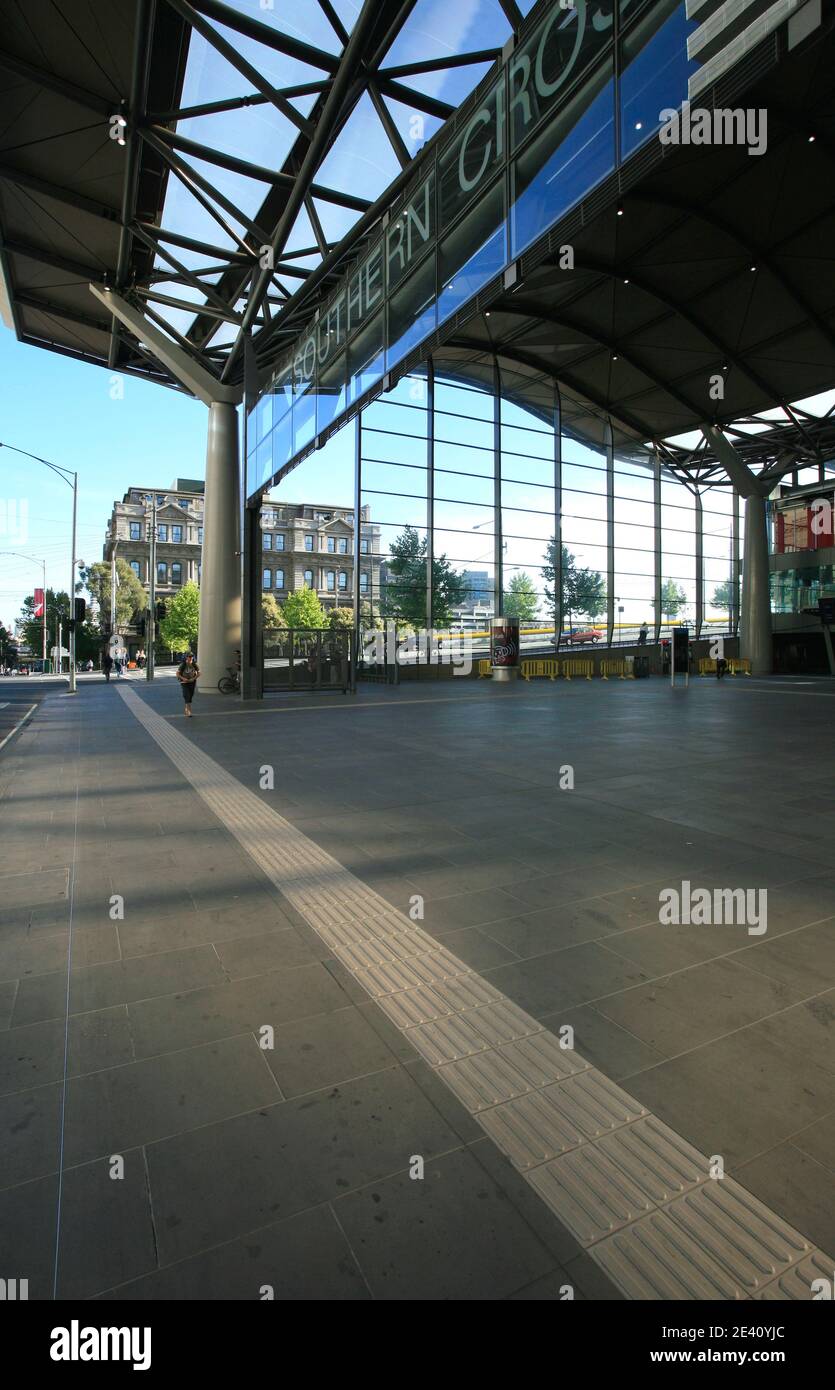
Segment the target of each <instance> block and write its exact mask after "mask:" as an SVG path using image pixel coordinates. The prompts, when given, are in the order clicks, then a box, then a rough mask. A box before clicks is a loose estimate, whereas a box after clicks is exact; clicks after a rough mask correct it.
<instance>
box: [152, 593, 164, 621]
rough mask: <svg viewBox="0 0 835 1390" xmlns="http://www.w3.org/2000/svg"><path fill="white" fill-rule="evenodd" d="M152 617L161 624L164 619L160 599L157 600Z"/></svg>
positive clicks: (162, 604)
mask: <svg viewBox="0 0 835 1390" xmlns="http://www.w3.org/2000/svg"><path fill="white" fill-rule="evenodd" d="M154 617H155V618H156V620H157V622H158V623H161V622H162V620H163V618H164V617H165V604H164V603H163V601H162V599H159V600H158V602H157V604H156V606H155V608H154Z"/></svg>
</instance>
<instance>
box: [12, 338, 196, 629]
mask: <svg viewBox="0 0 835 1390" xmlns="http://www.w3.org/2000/svg"><path fill="white" fill-rule="evenodd" d="M113 383H119V384H120V386H121V388H122V389H123V392H124V395H123V397H122V399H113V398H112V397H111V390H112V386H113ZM0 440H2V442H3V443H4V444H10V445H16V446H17V447H18V448H20V449H26V450H28V451H29V453H32V454H39V455H40V456H41V457H42V458H45V459H49V460H50V462H52V463H56V464H59V465H61V466H62V467H64V468H69V469H71V470H73V471H77V472H78V474H79V491H78V545H77V550H78V555H79V557H80V558H81V559H83V560H85V561H86V562H87V563H92V562H93V561H95V560H100V559H101V554H102V545H103V543H104V531H105V526H106V524H107V521H108V518H109V516H110V512H111V509H112V506H113V501H114V499H115V498H117V497H119V498H121V497H122V496H123V495H124V493H125V492H126V491H127V489H128V488H129V487H131V486H133V485H135V484H138V483H148V484H150V485H151V486H152V487H163V488H165V487H168V486H169V484H170V483H171V482H172V480H173V479H174V478H175V477H186V478H191V477H196V478H202V477H203V476H204V474H205V461H206V458H205V455H206V409H205V407H204V406H202V405H200V404H199V403H198V402H197V401H193V400H189V399H188V397H186V396H183V395H180V394H179V393H178V392H175V391H170V390H166V389H165V388H164V387H161V386H156V385H152V384H150V383H148V382H144V381H140V380H139V379H138V378H135V377H129V376H123V375H119V376H116V375H115V374H112V373H110V372H108V371H105V370H104V369H103V368H101V367H93V366H88V365H87V364H86V363H82V362H75V361H73V360H72V359H71V358H68V357H61V356H58V355H57V354H55V353H51V352H46V351H44V350H43V349H41V348H34V347H28V346H25V345H24V344H21V343H18V342H17V341H16V339H15V337H14V334H13V333H11V332H10V331H9V330H8V329H5V328H2V327H0ZM0 501H2V503H3V505H2V506H0V551H7V550H12V551H22V552H24V553H25V554H27V555H32V556H35V557H36V558H37V559H38V560H40V559H44V560H46V566H47V573H46V582H47V585H48V586H49V587H50V588H63V589H66V588H67V587H68V586H69V571H70V533H71V516H72V511H71V503H72V494H71V491H70V489H69V488H68V487H67V486H66V484H64V483H62V482H61V480H60V478H57V477H56V476H55V475H54V474H53V473H51V472H50V471H49V469H47V468H44V467H43V466H42V465H41V464H37V463H33V462H32V461H31V460H30V459H26V458H21V457H20V456H19V455H17V454H13V453H12V452H11V451H10V450H8V449H0ZM40 583H41V579H40V574H39V570H38V568H37V567H36V566H35V565H32V564H27V562H26V561H25V560H22V559H17V558H15V557H10V556H8V555H0V621H2V622H3V624H4V625H5V626H6V627H9V626H10V625H11V623H12V622H13V620H14V619H15V618H16V617H17V616H18V615H19V612H20V605H21V603H22V602H23V599H24V597H25V595H26V594H31V592H32V590H33V589H34V588H35V586H36V585H39V584H40Z"/></svg>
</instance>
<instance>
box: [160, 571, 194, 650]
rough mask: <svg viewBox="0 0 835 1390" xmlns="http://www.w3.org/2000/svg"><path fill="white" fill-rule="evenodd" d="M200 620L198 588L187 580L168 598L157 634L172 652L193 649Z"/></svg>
mask: <svg viewBox="0 0 835 1390" xmlns="http://www.w3.org/2000/svg"><path fill="white" fill-rule="evenodd" d="M199 621H200V590H199V589H198V587H197V585H196V584H195V583H194V582H193V581H192V580H189V582H188V584H184V585H183V587H182V589H178V591H177V593H176V594H175V595H174V597H173V598H172V599H170V600H169V602H168V605H167V607H166V610H165V617H164V618H163V619H162V621H161V622H160V625H159V635H160V638H161V639H162V641H163V642H164V643H165V645H166V647H168V649H169V651H172V652H186V651H194V650H195V648H196V645H197V631H198V626H199Z"/></svg>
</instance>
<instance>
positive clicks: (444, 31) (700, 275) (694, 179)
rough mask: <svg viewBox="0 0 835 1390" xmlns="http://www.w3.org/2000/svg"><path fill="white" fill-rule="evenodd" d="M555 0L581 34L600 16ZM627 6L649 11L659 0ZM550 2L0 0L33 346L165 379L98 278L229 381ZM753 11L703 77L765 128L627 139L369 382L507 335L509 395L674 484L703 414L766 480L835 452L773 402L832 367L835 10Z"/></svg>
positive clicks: (284, 328) (261, 354)
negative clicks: (762, 145)
mask: <svg viewBox="0 0 835 1390" xmlns="http://www.w3.org/2000/svg"><path fill="white" fill-rule="evenodd" d="M749 2H750V0H749ZM816 3H817V0H809V4H810V5H811V6H812V7H813V8H814V6H815V5H816ZM576 5H577V8H578V12H581V13H582V15H583V16H585V15H586V14H588V17H589V19H590V21H591V22H590V26H589V28H590V29H591V27H597V28H599V27H600V25H601V24H602V26H603V27H604V28H605V20H606V15H607V14H608V15H609V16H610V17H611V14H612V4H611V0H588V12H587V11H586V8H585V6H586V0H576ZM627 6H629V21H628V22H629V23H630V24H631V23H632V21H633V18H634V17H635V16H637V15H639V14H640V16H641V23H644V22H646V24H647V25H648V26H651V25H652V24H653V22H654V20H653V15H654V14H655V12H656V11H658V12H659V14H660V13H661V11H663V16H662V17H666V16H669V15H670V14H671V11H672V8H673V0H646V3H644V4H641V0H620V10H621V11H623V12H624V13H626V10H627ZM737 8H741V9H744V6H741V7H740V6H738V7H737ZM765 8H766V7H765V5H764V4H763V3H761V2H760V0H757V4H756V12H757V15H758V16H760V15H762V14H763V12H764V10H765ZM796 8H797V5H796V4H795V3H789V4H787V6H786V7H785V9H786V13H787V14H789V13H790V12H791V11H793V10H794V9H796ZM808 8H809V5H807V9H808ZM691 9H692V10H699V9H700V5H699V3H697V0H688V12H689V11H690V10H691ZM701 9H702V11H703V12H704V13H707V11H708V10H709V11H711V13H712V11H713V10H714V9H715V6H714V5H713V4H712V3H711V4H710V5H708V6H707V7H705V5H704V4H702V5H701ZM557 10H560V11H561V12H562V14H561V18H560V23H562V22H563V21H564V22H565V23H569V22H570V17H569V18H568V19H566V18H565V15H566V13H568V14H569V16H570V10H567V9H566V6H564V5H562V6H561V5H559V4H558V3H557V0H539V3H538V4H536V5H533V6H531V4H530V3H522V4H518V3H516V0H466V2H465V0H456V3H455V4H450V3H449V0H386V3H380V0H365V3H363V4H361V5H360V4H354V3H350V2H349V0H298V3H297V4H296V5H294V6H289V5H286V4H284V3H283V0H281V3H278V0H277V3H276V4H275V5H274V7H272V8H270V6H269V5H265V6H264V7H263V8H261V7H259V6H256V5H253V4H250V3H247V0H235V3H222V0H73V2H72V3H71V2H70V0H59V3H55V0H27V4H26V6H25V8H24V7H23V6H22V5H20V4H18V3H13V2H12V0H0V13H2V16H3V21H4V22H3V28H2V34H0V81H2V86H3V93H4V98H3V110H4V113H5V117H6V119H5V121H4V127H3V137H2V146H1V147H0V311H2V312H3V315H4V317H5V318H6V319H7V321H8V322H9V323H10V326H13V328H14V330H15V332H16V333H17V336H18V337H19V339H20V340H21V341H23V342H25V343H30V344H34V345H36V346H40V347H46V348H49V349H51V350H53V351H56V352H59V353H64V354H67V355H69V356H71V357H75V358H78V359H81V360H83V361H87V362H91V363H95V364H98V365H101V366H106V367H108V368H109V369H111V370H117V371H120V372H128V373H133V374H136V375H139V376H143V377H145V378H147V379H150V380H153V381H155V382H159V383H161V384H164V385H168V386H173V387H176V388H177V389H183V387H182V384H181V382H179V381H178V380H176V379H175V378H174V377H173V376H172V375H171V374H170V372H169V371H168V370H167V369H166V368H165V367H164V366H163V365H162V364H161V363H160V361H159V360H158V358H157V357H155V356H154V354H153V353H152V352H151V350H150V348H149V346H148V344H147V343H145V342H144V341H142V340H141V339H139V338H138V337H137V336H135V335H134V334H132V333H131V332H130V331H129V330H128V329H127V328H126V327H125V324H124V322H123V321H120V320H119V319H118V318H117V317H116V316H115V315H112V314H108V313H107V312H106V306H105V303H104V301H103V300H102V299H101V298H100V297H94V296H93V295H91V294H90V289H89V287H90V284H91V283H92V284H95V285H97V286H99V287H106V288H109V289H111V290H112V291H114V292H115V293H116V294H118V295H119V296H121V297H122V298H123V299H125V300H127V301H128V302H129V303H130V304H131V305H132V306H133V307H134V308H138V309H141V312H142V313H143V315H144V316H145V318H146V319H147V320H148V321H149V322H150V323H151V324H153V325H155V326H156V327H157V328H158V329H159V330H161V331H162V332H163V333H164V334H166V335H167V336H168V337H169V338H170V339H171V340H172V341H173V342H174V343H176V344H177V345H178V347H179V348H180V349H181V351H183V352H185V353H187V354H189V355H190V356H191V357H192V358H193V360H194V362H195V363H196V364H197V365H198V366H199V368H200V369H201V370H202V371H203V372H206V373H209V374H210V375H211V376H212V377H213V378H215V379H216V380H217V381H218V382H219V383H223V385H224V387H226V388H228V387H231V386H237V387H240V386H241V384H242V382H243V377H244V356H245V354H244V344H245V342H247V340H251V343H252V353H251V354H250V360H252V361H254V362H255V363H256V364H257V367H258V369H259V371H260V380H261V381H262V382H263V381H264V380H266V379H267V377H268V376H269V375H270V374H271V372H272V371H273V370H274V369H275V368H276V366H277V364H278V363H279V361H280V360H281V358H282V357H286V356H287V354H288V351H289V350H291V349H292V345H293V344H294V343H295V342H298V341H301V340H302V339H303V337H304V334H305V333H306V332H309V331H310V325H311V324H312V323H313V322H314V321H315V320H316V317H317V314H320V313H321V312H322V310H323V308H324V307H325V306H326V305H327V304H328V302H329V301H332V299H333V296H334V293H335V291H336V290H337V289H338V286H339V284H340V283H341V282H342V281H343V280H344V278H345V277H346V276H348V275H350V273H351V270H352V268H353V267H355V266H357V265H359V264H361V263H362V260H363V257H364V256H367V253H368V250H369V247H371V246H372V245H373V243H374V241H375V240H376V239H378V238H379V237H380V235H381V232H382V230H383V228H384V227H385V225H386V223H387V221H388V218H389V215H390V212H391V209H392V208H396V207H397V204H398V199H401V201H402V198H403V197H405V196H406V194H408V192H409V191H410V190H414V189H415V188H416V187H417V186H418V184H419V181H420V179H421V177H422V173H423V171H424V170H425V169H426V168H428V167H429V166H430V164H431V162H432V161H433V160H435V159H436V157H437V151H438V149H439V148H441V149H442V148H443V147H444V142H445V141H446V140H447V139H448V137H449V132H450V131H455V130H460V129H462V128H464V126H465V123H466V122H467V121H468V120H471V119H473V118H477V117H478V112H479V110H480V106H479V103H482V104H483V103H484V100H485V94H486V93H488V92H489V91H490V90H491V88H492V87H493V86H494V85H495V83H496V80H497V78H500V76H501V74H502V71H503V65H505V64H506V63H507V62H508V60H509V59H510V58H511V55H512V54H513V52H514V49H516V50H518V49H519V46H520V45H523V44H524V43H525V42H526V37H527V36H528V35H531V34H532V33H534V31H535V30H536V28H537V26H540V27H541V26H542V25H543V23H544V22H546V21H547V20H548V17H549V15H551V14H552V13H553V12H555V11H557ZM601 16H603V18H602V19H601ZM598 21H600V23H598ZM609 24H610V25H611V18H609ZM714 27H715V24H714ZM737 28H738V25H737ZM635 31H636V32H637V20H636V23H635ZM735 32H736V31H735ZM757 32H758V33H759V32H762V34H763V35H764V37H762V40H761V41H760V42H757V43H753V44H750V45H749V46H748V47H747V48H746V49H745V51H744V52H742V54H741V56H740V57H739V59H738V61H735V62H734V63H733V65H732V66H731V67H730V68H729V69H728V68H727V65H725V68H723V66H722V62H721V61H720V60H721V53H719V54H717V45H716V42H715V41H713V42H712V44H711V45H710V46H709V47H707V48H705V51H704V55H703V56H704V57H705V59H706V63H705V65H704V66H703V68H702V74H703V76H704V74H707V75H709V76H710V77H711V84H712V85H710V86H707V87H705V86H704V84H703V83H702V86H701V88H700V89H699V92H698V98H697V99H698V101H699V103H700V104H701V105H702V106H705V107H729V106H734V107H743V106H744V107H747V108H752V109H766V110H767V112H768V144H767V149H766V150H765V151H764V152H762V153H760V154H759V155H757V156H756V157H752V156H751V155H749V153H748V150H747V149H746V148H745V147H744V146H740V145H725V146H721V147H719V146H716V145H713V146H701V147H698V146H695V145H689V146H684V145H681V144H679V145H677V146H668V147H666V148H665V147H662V145H661V143H660V142H659V141H658V140H656V139H653V140H651V141H648V142H647V143H644V144H642V145H640V146H638V147H637V148H636V149H635V150H634V152H632V153H630V152H629V151H627V150H621V149H619V151H618V163H617V168H616V169H615V170H614V171H613V172H612V173H611V174H610V175H608V176H607V177H605V178H602V179H601V180H600V181H598V183H597V184H596V186H595V187H594V188H593V189H592V190H591V191H589V192H588V193H587V194H586V195H585V196H584V198H583V199H582V200H580V201H579V202H575V203H574V204H573V205H572V206H571V208H570V209H569V210H568V211H567V212H566V214H565V215H564V216H563V217H562V218H561V219H560V220H559V221H557V222H555V224H554V225H553V227H552V228H551V230H550V231H548V232H547V234H544V235H543V236H541V237H540V238H539V240H538V241H536V242H534V243H533V244H530V245H528V246H526V248H525V249H524V250H523V251H522V252H521V253H520V254H518V255H517V256H516V257H515V259H514V260H513V261H512V263H511V264H509V265H507V266H505V267H504V268H503V270H502V272H501V273H500V274H499V275H497V276H495V277H494V278H493V279H492V280H491V281H490V282H489V283H488V284H486V285H484V286H482V287H481V288H480V290H479V292H478V294H477V295H474V296H473V297H472V298H471V299H470V300H468V301H467V302H466V303H464V304H462V306H461V308H460V310H459V311H458V312H456V313H455V314H454V315H453V316H452V317H451V318H449V319H447V320H446V321H445V322H444V323H443V324H441V325H439V326H438V327H437V329H436V330H435V331H434V332H433V333H431V334H429V335H428V337H427V339H426V341H425V342H423V343H422V344H421V345H420V347H419V348H418V349H416V350H415V351H414V352H413V353H411V355H410V356H408V357H406V358H404V359H403V360H402V361H401V362H399V363H398V364H397V368H396V371H395V372H394V373H393V374H392V373H389V374H388V375H387V376H385V377H383V379H382V380H381V382H380V383H379V385H377V386H376V387H375V388H374V391H372V392H371V394H374V393H375V392H377V391H379V390H382V389H384V387H385V384H386V381H387V380H389V381H393V380H394V379H395V377H396V375H397V374H399V373H401V372H402V371H408V370H412V369H414V368H415V367H416V366H417V365H419V363H420V362H421V361H422V360H423V359H424V358H425V357H426V356H427V355H428V354H429V353H433V354H435V355H437V356H443V358H444V360H445V361H447V362H449V363H451V364H452V363H454V364H456V367H455V369H456V371H457V372H458V373H460V374H461V375H462V376H468V377H469V378H470V379H474V380H480V379H483V380H484V381H485V384H487V382H488V381H490V380H491V379H492V372H493V363H494V360H495V358H496V357H498V358H499V360H500V362H501V364H502V372H503V378H505V379H507V380H510V379H513V381H514V394H515V395H516V397H517V398H518V399H520V400H523V401H524V400H525V399H526V398H528V399H529V400H530V402H531V405H532V407H533V408H536V401H537V395H538V391H539V387H538V385H537V384H538V383H539V382H541V381H542V380H544V379H547V380H554V379H556V380H557V381H558V382H559V383H560V387H561V393H562V397H563V401H564V408H565V406H566V405H567V403H568V402H569V401H570V402H571V409H570V416H571V419H572V420H573V421H575V422H576V427H577V429H578V430H583V429H585V430H587V432H588V433H589V434H590V436H591V437H595V432H596V431H599V430H601V429H603V428H604V422H610V423H611V427H612V429H613V432H614V437H615V440H616V442H617V444H618V445H619V447H623V448H626V447H629V448H635V449H636V450H637V449H639V447H640V446H641V445H645V444H650V445H651V446H652V447H653V448H657V449H659V450H661V451H662V453H663V457H664V461H665V466H667V467H669V468H671V469H673V470H674V471H676V472H677V473H678V474H679V476H681V477H683V478H685V479H686V480H689V481H690V482H691V483H698V484H710V483H714V482H717V481H721V480H723V479H724V478H725V473H724V470H723V469H722V467H721V464H720V463H719V461H718V460H717V458H716V457H715V456H714V455H713V454H712V453H711V451H710V449H709V448H708V446H707V444H706V443H705V442H704V440H703V438H702V439H701V442H700V443H698V444H691V443H689V442H688V443H686V444H681V443H676V442H675V439H676V437H677V436H681V435H682V434H683V433H684V432H687V431H698V430H699V429H700V427H701V426H702V425H703V424H705V423H712V424H719V425H722V426H723V427H725V428H726V434H727V437H728V439H729V440H730V441H731V442H732V443H733V444H734V445H735V446H736V448H737V450H738V452H739V453H740V454H741V456H742V457H743V458H744V459H745V460H746V461H748V462H749V463H750V464H751V466H752V467H755V468H757V469H758V470H760V471H763V470H771V473H772V474H774V475H777V473H778V472H779V471H781V470H782V471H783V472H785V471H786V470H787V469H788V468H790V467H792V466H795V467H796V466H798V461H802V463H803V464H805V463H807V462H812V461H814V462H818V463H823V462H825V461H826V460H827V459H829V458H831V457H832V453H833V443H834V442H835V440H833V430H832V421H831V418H830V415H829V413H828V410H827V409H825V408H823V409H822V410H821V411H820V412H819V413H816V412H814V411H813V410H812V409H811V407H809V408H808V409H805V410H804V409H800V408H797V407H796V406H795V405H793V403H794V402H797V401H798V400H807V401H808V400H809V398H811V397H813V396H814V395H815V394H816V393H818V392H823V391H826V390H829V389H831V388H832V387H833V386H835V275H833V261H832V254H831V247H832V245H833V244H835V191H833V190H835V178H833V172H834V171H833V162H835V113H833V107H832V98H831V92H832V79H833V74H835V38H834V37H833V34H834V32H835V20H833V16H832V15H831V13H829V12H828V11H825V12H824V14H823V17H822V19H821V20H820V21H819V22H816V23H814V24H811V26H807V31H804V32H802V33H801V35H800V38H799V39H798V38H797V34H795V37H794V39H793V40H792V39H790V37H789V35H788V26H787V24H785V23H782V24H781V25H780V26H779V27H777V28H774V27H773V26H772V27H771V29H767V28H765V29H762V30H761V31H760V30H758V31H757ZM734 41H735V42H736V39H735V40H734ZM624 42H625V41H624ZM697 46H698V45H697ZM612 47H613V51H614V53H615V57H614V59H613V62H614V64H615V73H616V77H618V76H619V74H620V71H621V69H622V68H623V67H624V66H625V64H626V56H625V53H626V50H625V49H624V48H622V45H620V44H619V43H617V42H615V41H614V40H613V43H612ZM717 64H718V66H717ZM714 70H715V80H714V76H713V74H714ZM572 99H573V98H572ZM505 196H506V200H507V199H509V198H510V174H508V176H507V185H506V195H505ZM441 230H443V228H442V227H441ZM566 245H570V247H571V248H572V258H573V264H572V266H571V269H570V272H568V271H566V269H565V268H564V267H563V264H562V262H561V255H562V249H563V248H564V247H565V246H566ZM717 376H719V377H721V381H722V393H721V396H720V397H719V398H718V399H717V398H714V396H713V395H711V394H710V383H711V381H712V380H713V379H715V378H716V377H717ZM363 403H364V398H363V397H362V396H360V397H359V398H358V399H357V401H355V402H354V406H355V408H360V407H361V405H362V404H363ZM763 412H765V414H763ZM339 423H341V422H339ZM334 428H336V425H334ZM324 437H325V435H324V434H323V435H320V436H317V438H316V441H315V442H316V443H321V442H322V441H323V438H324ZM769 476H771V474H769Z"/></svg>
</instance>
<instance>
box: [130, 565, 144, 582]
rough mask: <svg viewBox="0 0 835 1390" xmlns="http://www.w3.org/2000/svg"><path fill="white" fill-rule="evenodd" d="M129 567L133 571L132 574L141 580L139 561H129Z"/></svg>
mask: <svg viewBox="0 0 835 1390" xmlns="http://www.w3.org/2000/svg"><path fill="white" fill-rule="evenodd" d="M130 567H131V569H132V570H133V572H134V574H135V575H136V577H137V579H141V578H142V567H141V565H140V563H139V561H138V560H131V562H130Z"/></svg>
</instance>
